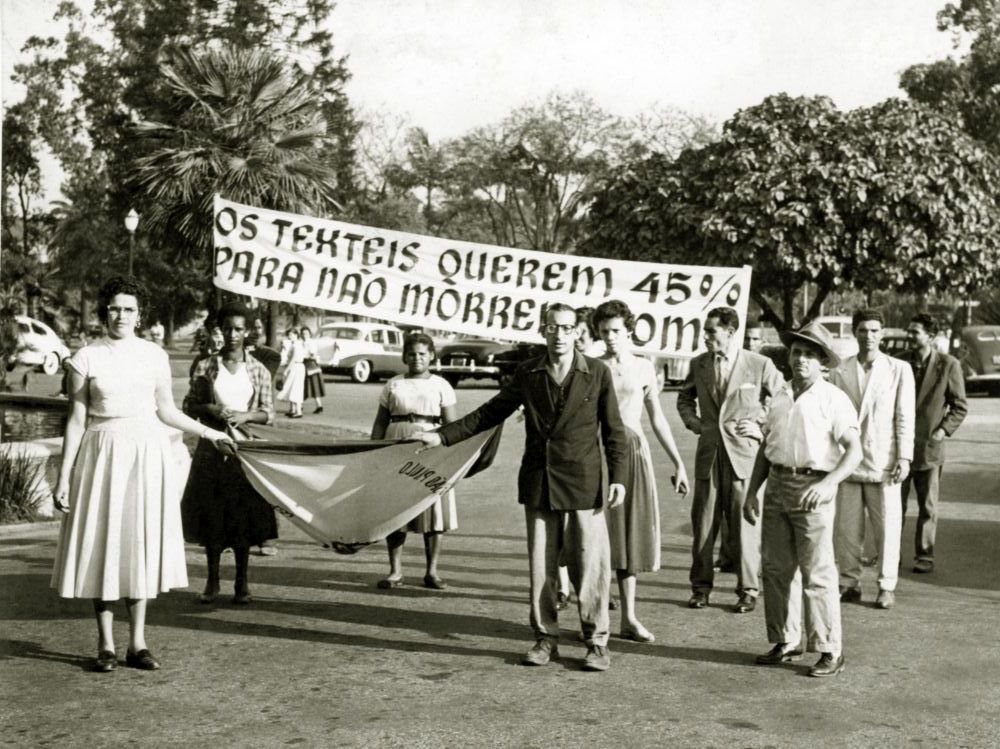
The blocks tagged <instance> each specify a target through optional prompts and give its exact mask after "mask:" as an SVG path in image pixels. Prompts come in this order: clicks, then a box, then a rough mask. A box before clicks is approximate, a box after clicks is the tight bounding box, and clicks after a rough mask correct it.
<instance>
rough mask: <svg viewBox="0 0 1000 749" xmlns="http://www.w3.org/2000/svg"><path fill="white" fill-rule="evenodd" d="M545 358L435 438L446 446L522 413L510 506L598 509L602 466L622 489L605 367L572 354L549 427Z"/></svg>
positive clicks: (621, 448)
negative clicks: (563, 396)
mask: <svg viewBox="0 0 1000 749" xmlns="http://www.w3.org/2000/svg"><path fill="white" fill-rule="evenodd" d="M546 360H547V354H546V355H543V356H542V357H540V358H536V359H531V360H529V361H526V362H524V363H523V364H521V366H520V367H518V368H517V370H516V371H515V373H514V376H513V377H512V378H511V380H510V382H508V383H507V384H506V385H505V386H504V387H503V388H502V389H501V390H500V393H499V394H497V395H495V396H494V397H493V398H491V399H490V400H488V401H487V402H486V403H484V404H483V405H481V406H480V407H479V408H477V409H476V410H475V411H473V412H472V413H470V414H468V415H466V416H464V417H462V418H461V419H458V420H457V421H453V422H451V423H450V424H446V425H445V426H443V427H441V429H440V430H438V434H440V435H441V441H442V442H443V443H444V444H446V445H451V444H454V443H456V442H460V441H462V440H464V439H467V438H469V437H471V436H472V435H474V434H478V433H479V432H482V431H485V430H486V429H489V428H490V427H493V426H496V425H497V424H499V423H500V422H502V421H503V420H504V419H506V418H507V417H508V416H510V415H511V414H513V413H514V412H515V411H516V410H517V409H518V407H519V406H522V405H523V406H524V431H525V440H524V457H523V458H522V459H521V470H520V472H519V474H518V479H517V501H518V502H520V503H521V504H524V505H527V506H528V507H530V508H532V509H552V510H562V511H568V510H589V509H593V508H596V507H601V506H602V505H603V503H604V496H603V491H602V473H603V461H602V460H601V457H602V456H601V448H602V443H603V452H604V456H605V457H606V459H607V464H608V480H609V482H610V483H612V484H624V485H625V486H626V487H627V486H628V480H629V476H628V466H627V444H628V437H627V436H626V431H625V427H624V425H623V424H622V420H621V415H620V414H619V412H618V399H617V398H616V397H615V388H614V385H613V384H612V381H611V371H610V370H609V369H608V368H607V366H606V365H605V364H604V363H603V362H600V361H598V360H597V359H591V358H590V357H587V356H583V355H582V354H580V353H574V358H573V379H572V382H571V384H570V386H569V390H568V392H567V394H566V404H565V406H564V408H563V409H562V412H561V413H560V414H559V417H558V418H557V419H555V421H554V422H552V423H549V422H548V420H547V418H546V417H547V415H548V414H549V413H550V409H549V406H548V403H549V394H548V389H547V385H546V378H548V374H547V373H546V371H545V365H546Z"/></svg>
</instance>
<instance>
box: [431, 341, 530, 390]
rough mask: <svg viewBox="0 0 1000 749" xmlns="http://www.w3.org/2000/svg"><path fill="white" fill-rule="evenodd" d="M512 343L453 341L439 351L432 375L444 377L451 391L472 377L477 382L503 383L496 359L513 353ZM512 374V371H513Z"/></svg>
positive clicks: (432, 367)
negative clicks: (465, 379) (500, 355)
mask: <svg viewBox="0 0 1000 749" xmlns="http://www.w3.org/2000/svg"><path fill="white" fill-rule="evenodd" d="M513 348H514V346H512V345H511V344H509V343H500V342H498V341H493V340H489V339H486V338H470V339H468V340H465V341H454V342H452V343H449V344H447V345H445V346H442V347H441V348H440V349H438V352H437V361H435V362H434V363H433V364H431V372H433V373H434V374H438V375H441V376H442V377H444V378H445V379H446V380H448V382H450V383H451V385H452V387H454V386H455V385H457V384H458V383H459V381H460V380H462V379H464V378H466V377H470V378H472V379H475V380H483V379H492V380H496V381H497V382H499V381H500V369H499V367H498V366H497V364H496V361H495V358H496V356H497V355H498V354H502V353H505V352H508V351H510V350H511V349H513ZM512 371H513V370H512Z"/></svg>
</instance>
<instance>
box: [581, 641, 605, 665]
mask: <svg viewBox="0 0 1000 749" xmlns="http://www.w3.org/2000/svg"><path fill="white" fill-rule="evenodd" d="M610 666H611V653H609V652H608V649H607V647H606V646H604V645H591V646H590V647H589V648H587V655H586V656H584V658H583V670H584V671H607V670H608V668H610Z"/></svg>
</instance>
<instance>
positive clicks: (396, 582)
mask: <svg viewBox="0 0 1000 749" xmlns="http://www.w3.org/2000/svg"><path fill="white" fill-rule="evenodd" d="M402 584H403V578H401V577H383V578H382V579H381V580H379V581H378V582H377V583H376V584H375V587H376V588H379V589H380V590H389V588H398V587H399V586H400V585H402Z"/></svg>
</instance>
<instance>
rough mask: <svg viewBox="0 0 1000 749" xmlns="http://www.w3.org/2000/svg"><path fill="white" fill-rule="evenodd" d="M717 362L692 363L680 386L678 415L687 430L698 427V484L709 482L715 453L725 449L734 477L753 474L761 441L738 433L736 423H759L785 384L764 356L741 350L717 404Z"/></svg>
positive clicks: (706, 357) (702, 358)
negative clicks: (769, 400)
mask: <svg viewBox="0 0 1000 749" xmlns="http://www.w3.org/2000/svg"><path fill="white" fill-rule="evenodd" d="M714 365H715V363H714V355H713V354H712V353H710V352H707V351H706V352H705V353H703V354H699V355H698V356H696V357H695V358H694V359H692V360H691V369H690V371H689V372H688V376H687V379H686V380H685V381H684V386H683V387H682V388H681V391H680V393H679V394H678V395H677V411H678V412H679V413H680V415H681V420H682V421H683V422H684V425H685V426H686V427H687V428H688V429H690V430H691V431H696V430H697V429H698V428H699V427H700V429H701V434H700V436H699V437H698V449H697V452H696V453H695V462H694V474H695V478H696V479H710V478H711V477H712V466H713V465H714V463H715V458H716V453H717V452H718V451H719V449H720V447H721V448H722V449H723V450H725V452H726V455H727V456H728V457H729V462H730V463H731V464H732V466H733V473H735V474H736V477H737V478H739V479H745V478H748V477H749V476H750V473H751V472H752V471H753V464H754V461H755V460H756V458H757V450H758V449H759V448H760V441H759V440H756V439H753V438H750V437H741V436H739V435H738V434H736V423H737V422H738V421H739V420H740V419H744V418H749V419H753V420H754V421H757V422H758V423H759V422H760V421H761V420H762V419H763V417H764V416H765V413H766V407H765V402H766V399H768V398H770V397H771V396H773V395H774V394H775V393H777V392H778V391H779V390H780V389H781V387H782V386H783V385H784V384H785V379H784V378H783V377H782V376H781V373H780V372H778V370H777V369H776V368H775V366H774V364H773V363H772V362H771V360H770V359H768V358H767V357H766V356H761V355H760V354H755V353H753V352H752V351H745V350H743V349H741V350H740V351H738V352H737V354H736V358H735V359H734V360H733V366H732V370H731V371H730V373H729V382H728V383H727V385H726V392H725V394H724V396H723V398H722V402H721V403H719V401H718V400H717V397H716V393H715V366H714Z"/></svg>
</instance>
